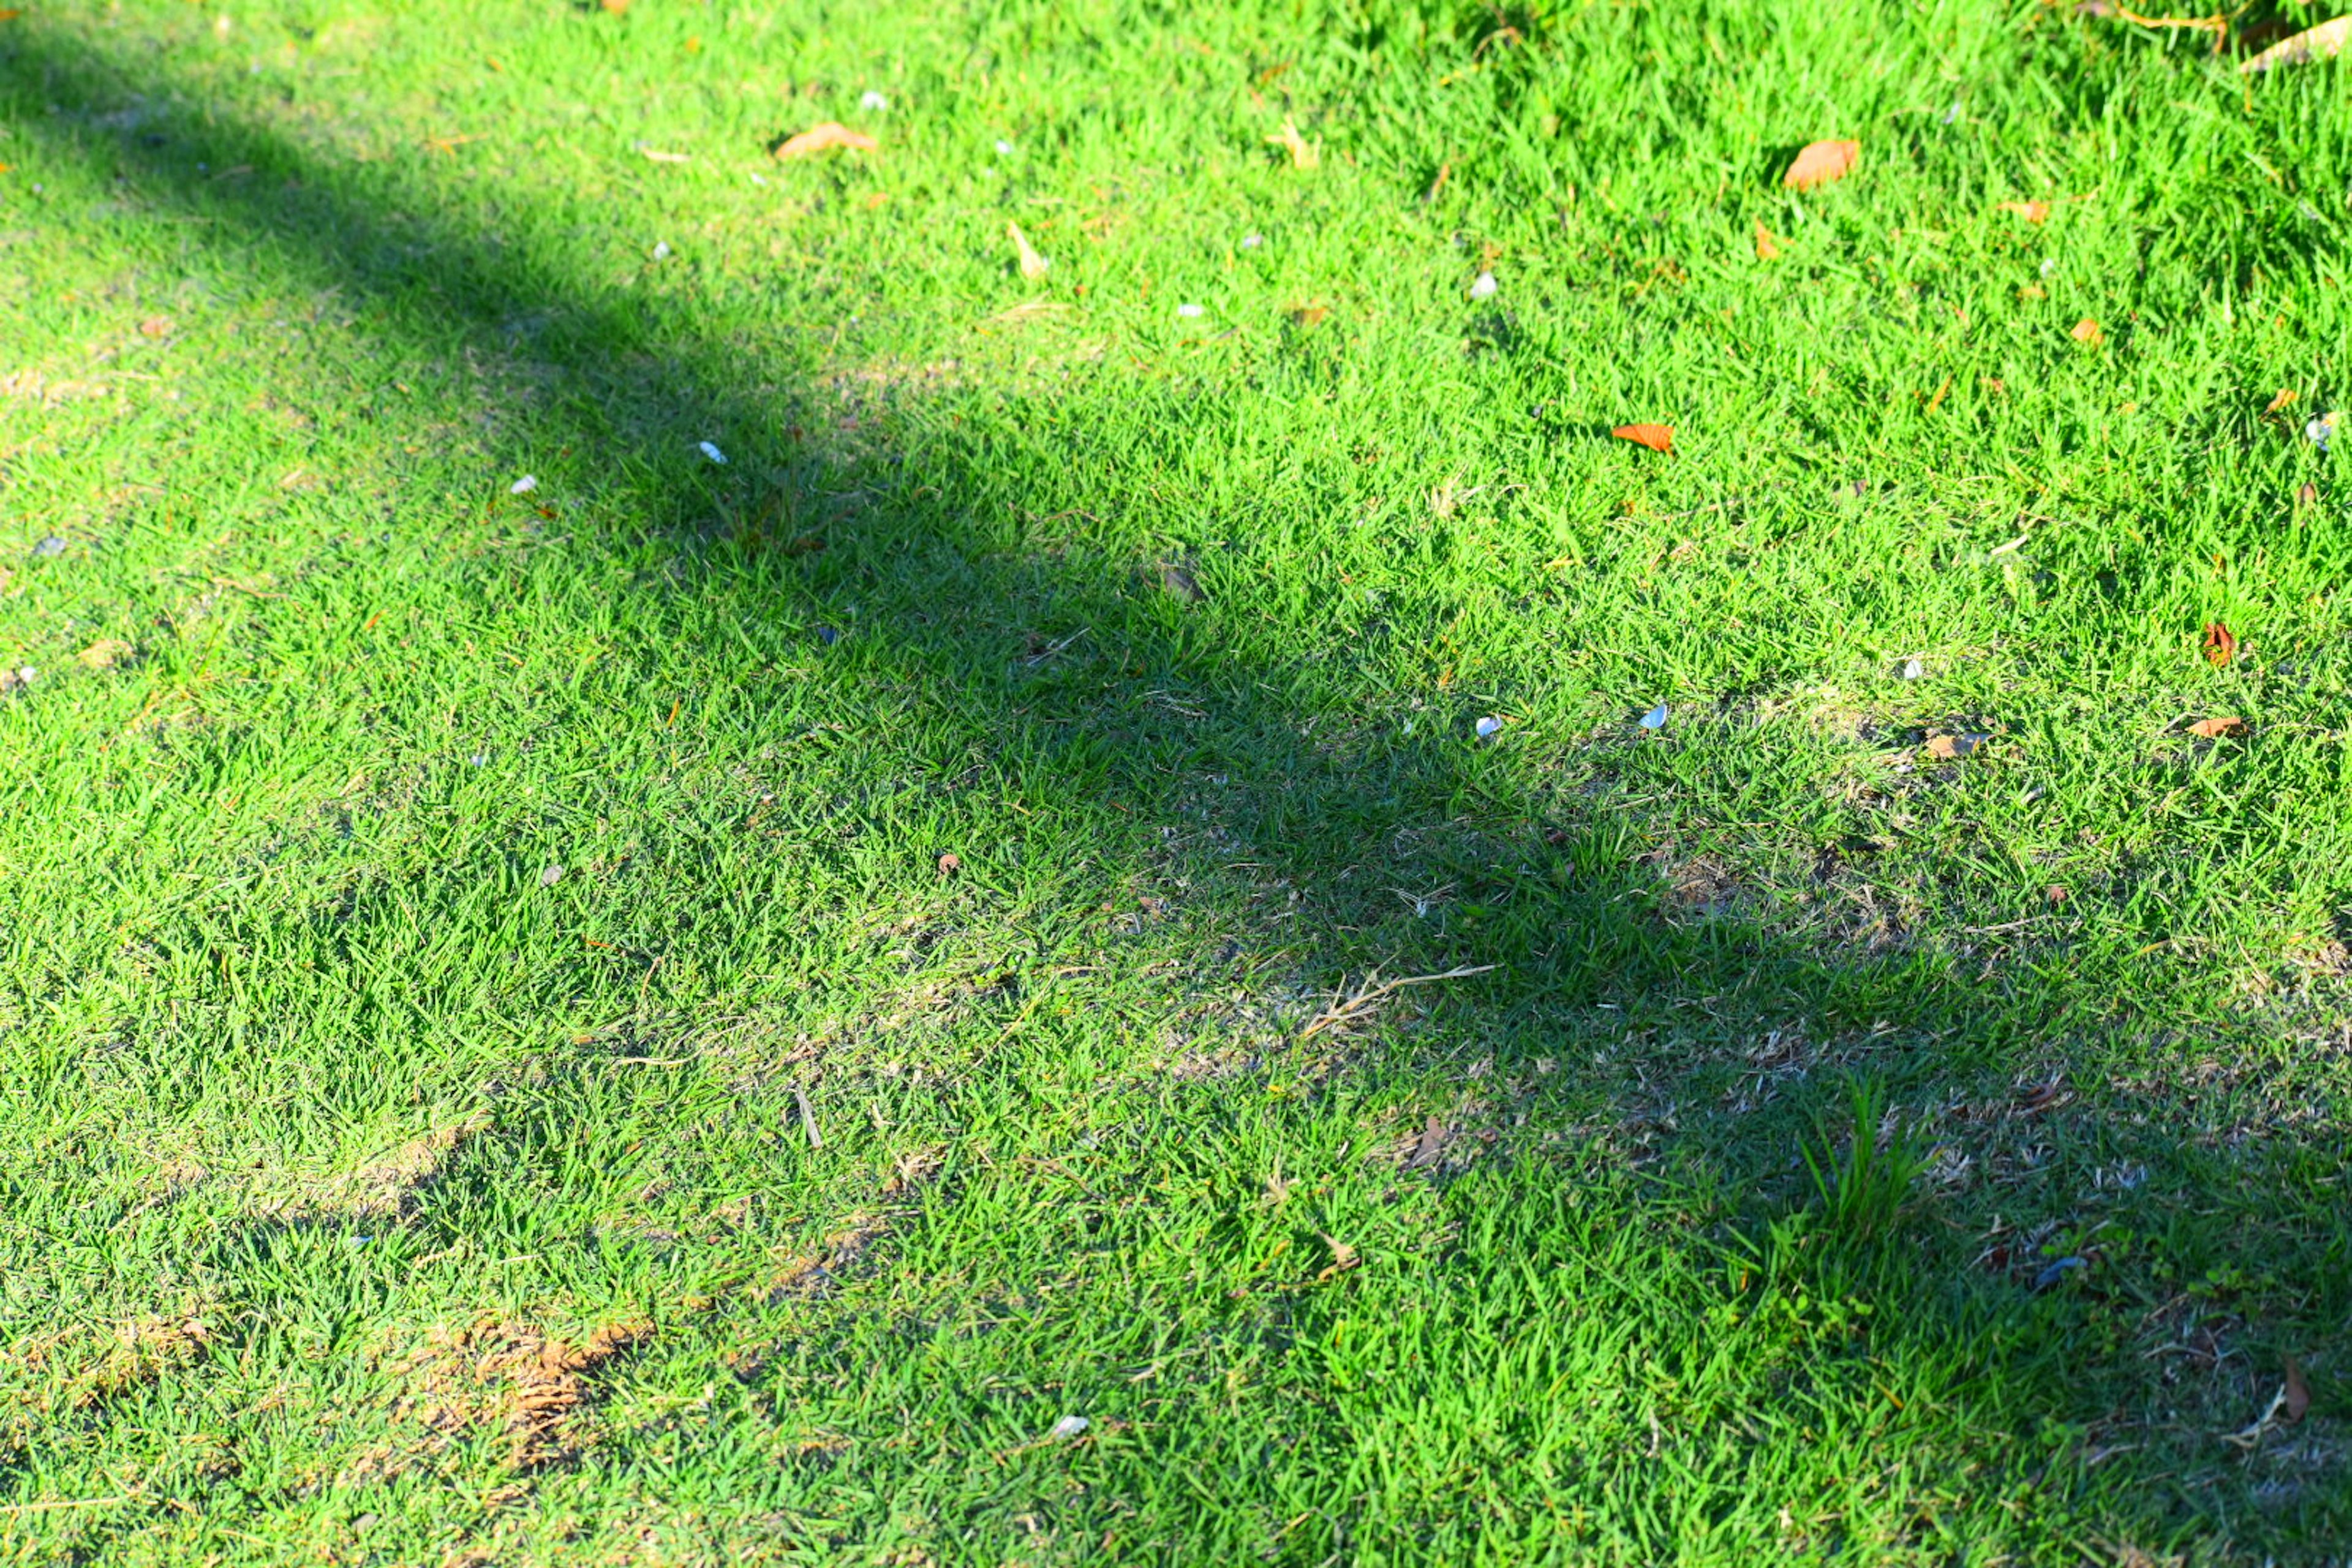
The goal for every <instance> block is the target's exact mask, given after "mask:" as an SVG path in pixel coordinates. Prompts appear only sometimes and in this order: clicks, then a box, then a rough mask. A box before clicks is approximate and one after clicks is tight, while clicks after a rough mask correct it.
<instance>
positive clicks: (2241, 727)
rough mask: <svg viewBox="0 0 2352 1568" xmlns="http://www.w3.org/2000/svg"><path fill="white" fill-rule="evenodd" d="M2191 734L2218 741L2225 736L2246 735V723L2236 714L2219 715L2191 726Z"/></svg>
mask: <svg viewBox="0 0 2352 1568" xmlns="http://www.w3.org/2000/svg"><path fill="white" fill-rule="evenodd" d="M2245 732H2246V721H2244V720H2243V719H2241V718H2239V717H2238V716H2237V715H2236V714H2235V713H2217V714H2215V715H2214V716H2213V717H2212V718H2210V719H2200V720H2198V721H2197V722H2195V723H2194V724H2191V725H2189V733H2190V734H2192V735H2201V736H2202V737H2204V738H2205V739H2206V740H2208V741H2218V740H2220V739H2221V738H2222V737H2223V736H2224V735H2242V734H2244V733H2245Z"/></svg>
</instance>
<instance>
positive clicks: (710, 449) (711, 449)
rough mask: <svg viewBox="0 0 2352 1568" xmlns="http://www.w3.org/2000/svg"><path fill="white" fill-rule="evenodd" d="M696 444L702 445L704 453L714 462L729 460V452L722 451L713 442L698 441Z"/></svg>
mask: <svg viewBox="0 0 2352 1568" xmlns="http://www.w3.org/2000/svg"><path fill="white" fill-rule="evenodd" d="M695 445H696V446H698V447H701V448H702V455H703V456H704V457H706V458H709V459H710V460H711V461H712V462H714V463H723V462H725V461H726V460H727V454H726V453H724V452H722V451H720V450H719V448H718V447H715V446H713V445H711V443H709V442H708V441H698V442H696V443H695Z"/></svg>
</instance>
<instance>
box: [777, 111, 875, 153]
mask: <svg viewBox="0 0 2352 1568" xmlns="http://www.w3.org/2000/svg"><path fill="white" fill-rule="evenodd" d="M880 145H881V143H880V142H877V141H875V140H874V138H873V137H871V136H868V135H866V133H865V132H862V131H852V130H851V129H850V128H849V127H848V126H846V125H844V124H842V123H841V122H840V121H835V120H828V121H825V122H824V124H822V125H812V126H810V127H809V128H808V129H807V130H806V131H803V132H801V133H800V134H799V135H797V136H787V137H785V138H784V139H783V140H782V142H778V143H776V152H775V155H776V157H777V158H778V159H780V160H781V159H785V158H805V157H807V156H809V155H810V154H811V153H824V152H827V151H830V150H831V149H833V148H835V147H842V148H846V149H848V150H849V151H851V152H853V153H871V152H873V151H875V149H877V147H879V146H880Z"/></svg>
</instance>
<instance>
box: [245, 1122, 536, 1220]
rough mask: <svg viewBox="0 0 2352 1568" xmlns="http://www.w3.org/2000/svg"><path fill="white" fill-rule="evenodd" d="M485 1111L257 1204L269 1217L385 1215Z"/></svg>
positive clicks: (407, 1198) (399, 1206) (400, 1209)
mask: <svg viewBox="0 0 2352 1568" xmlns="http://www.w3.org/2000/svg"><path fill="white" fill-rule="evenodd" d="M489 1125H490V1117H489V1116H488V1113H487V1112H484V1113H480V1114H477V1115H474V1116H470V1117H467V1119H466V1120H465V1121H457V1122H452V1123H450V1124H449V1125H447V1126H445V1127H436V1128H435V1129H433V1130H432V1131H429V1132H425V1133H421V1134H419V1135H418V1136H416V1137H415V1138H411V1139H410V1140H408V1142H404V1143H403V1144H401V1145H399V1146H398V1147H397V1148H394V1149H393V1150H391V1151H389V1152H386V1153H384V1154H383V1155H381V1156H379V1157H377V1158H375V1159H373V1160H371V1161H369V1162H368V1163H366V1164H364V1165H362V1166H360V1167H359V1168H358V1169H357V1170H354V1171H348V1172H345V1173H342V1174H341V1175H336V1176H329V1177H326V1178H323V1179H320V1180H316V1181H308V1182H303V1183H300V1184H298V1185H297V1186H296V1188H295V1189H294V1190H293V1191H291V1192H289V1193H285V1194H279V1195H278V1196H275V1197H272V1198H269V1199H267V1200H265V1201H264V1202H262V1203H261V1204H260V1205H257V1211H258V1212H259V1213H260V1214H261V1215H264V1216H266V1217H268V1218H272V1219H322V1218H344V1219H391V1218H395V1217H397V1216H398V1215H401V1214H402V1213H404V1211H405V1210H406V1209H407V1208H408V1206H409V1205H410V1204H411V1203H412V1202H414V1201H415V1197H416V1194H418V1193H420V1192H422V1191H423V1190H424V1189H425V1187H427V1186H429V1185H430V1184H432V1183H433V1181H434V1179H435V1178H436V1177H437V1176H439V1175H440V1173H441V1170H442V1167H443V1166H444V1165H445V1164H446V1163H447V1162H448V1159H449V1155H450V1153H451V1152H453V1151H454V1150H456V1149H457V1147H458V1145H460V1144H462V1143H464V1142H466V1141H467V1139H469V1138H472V1137H473V1136H475V1135H476V1134H477V1133H479V1132H481V1131H485V1130H486V1129H487V1128H488V1127H489Z"/></svg>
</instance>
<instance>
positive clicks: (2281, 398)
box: [2263, 386, 2294, 414]
mask: <svg viewBox="0 0 2352 1568" xmlns="http://www.w3.org/2000/svg"><path fill="white" fill-rule="evenodd" d="M2293 402H2294V387H2292V386H2282V387H2280V388H2279V395H2277V396H2276V397H2273V398H2272V399H2271V400H2270V402H2269V403H2268V404H2266V405H2264V406H2263V413H2265V414H2276V413H2277V412H2278V411H2279V410H2280V409H2282V408H2284V407H2285V406H2286V405H2288V404H2290V403H2293Z"/></svg>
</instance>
